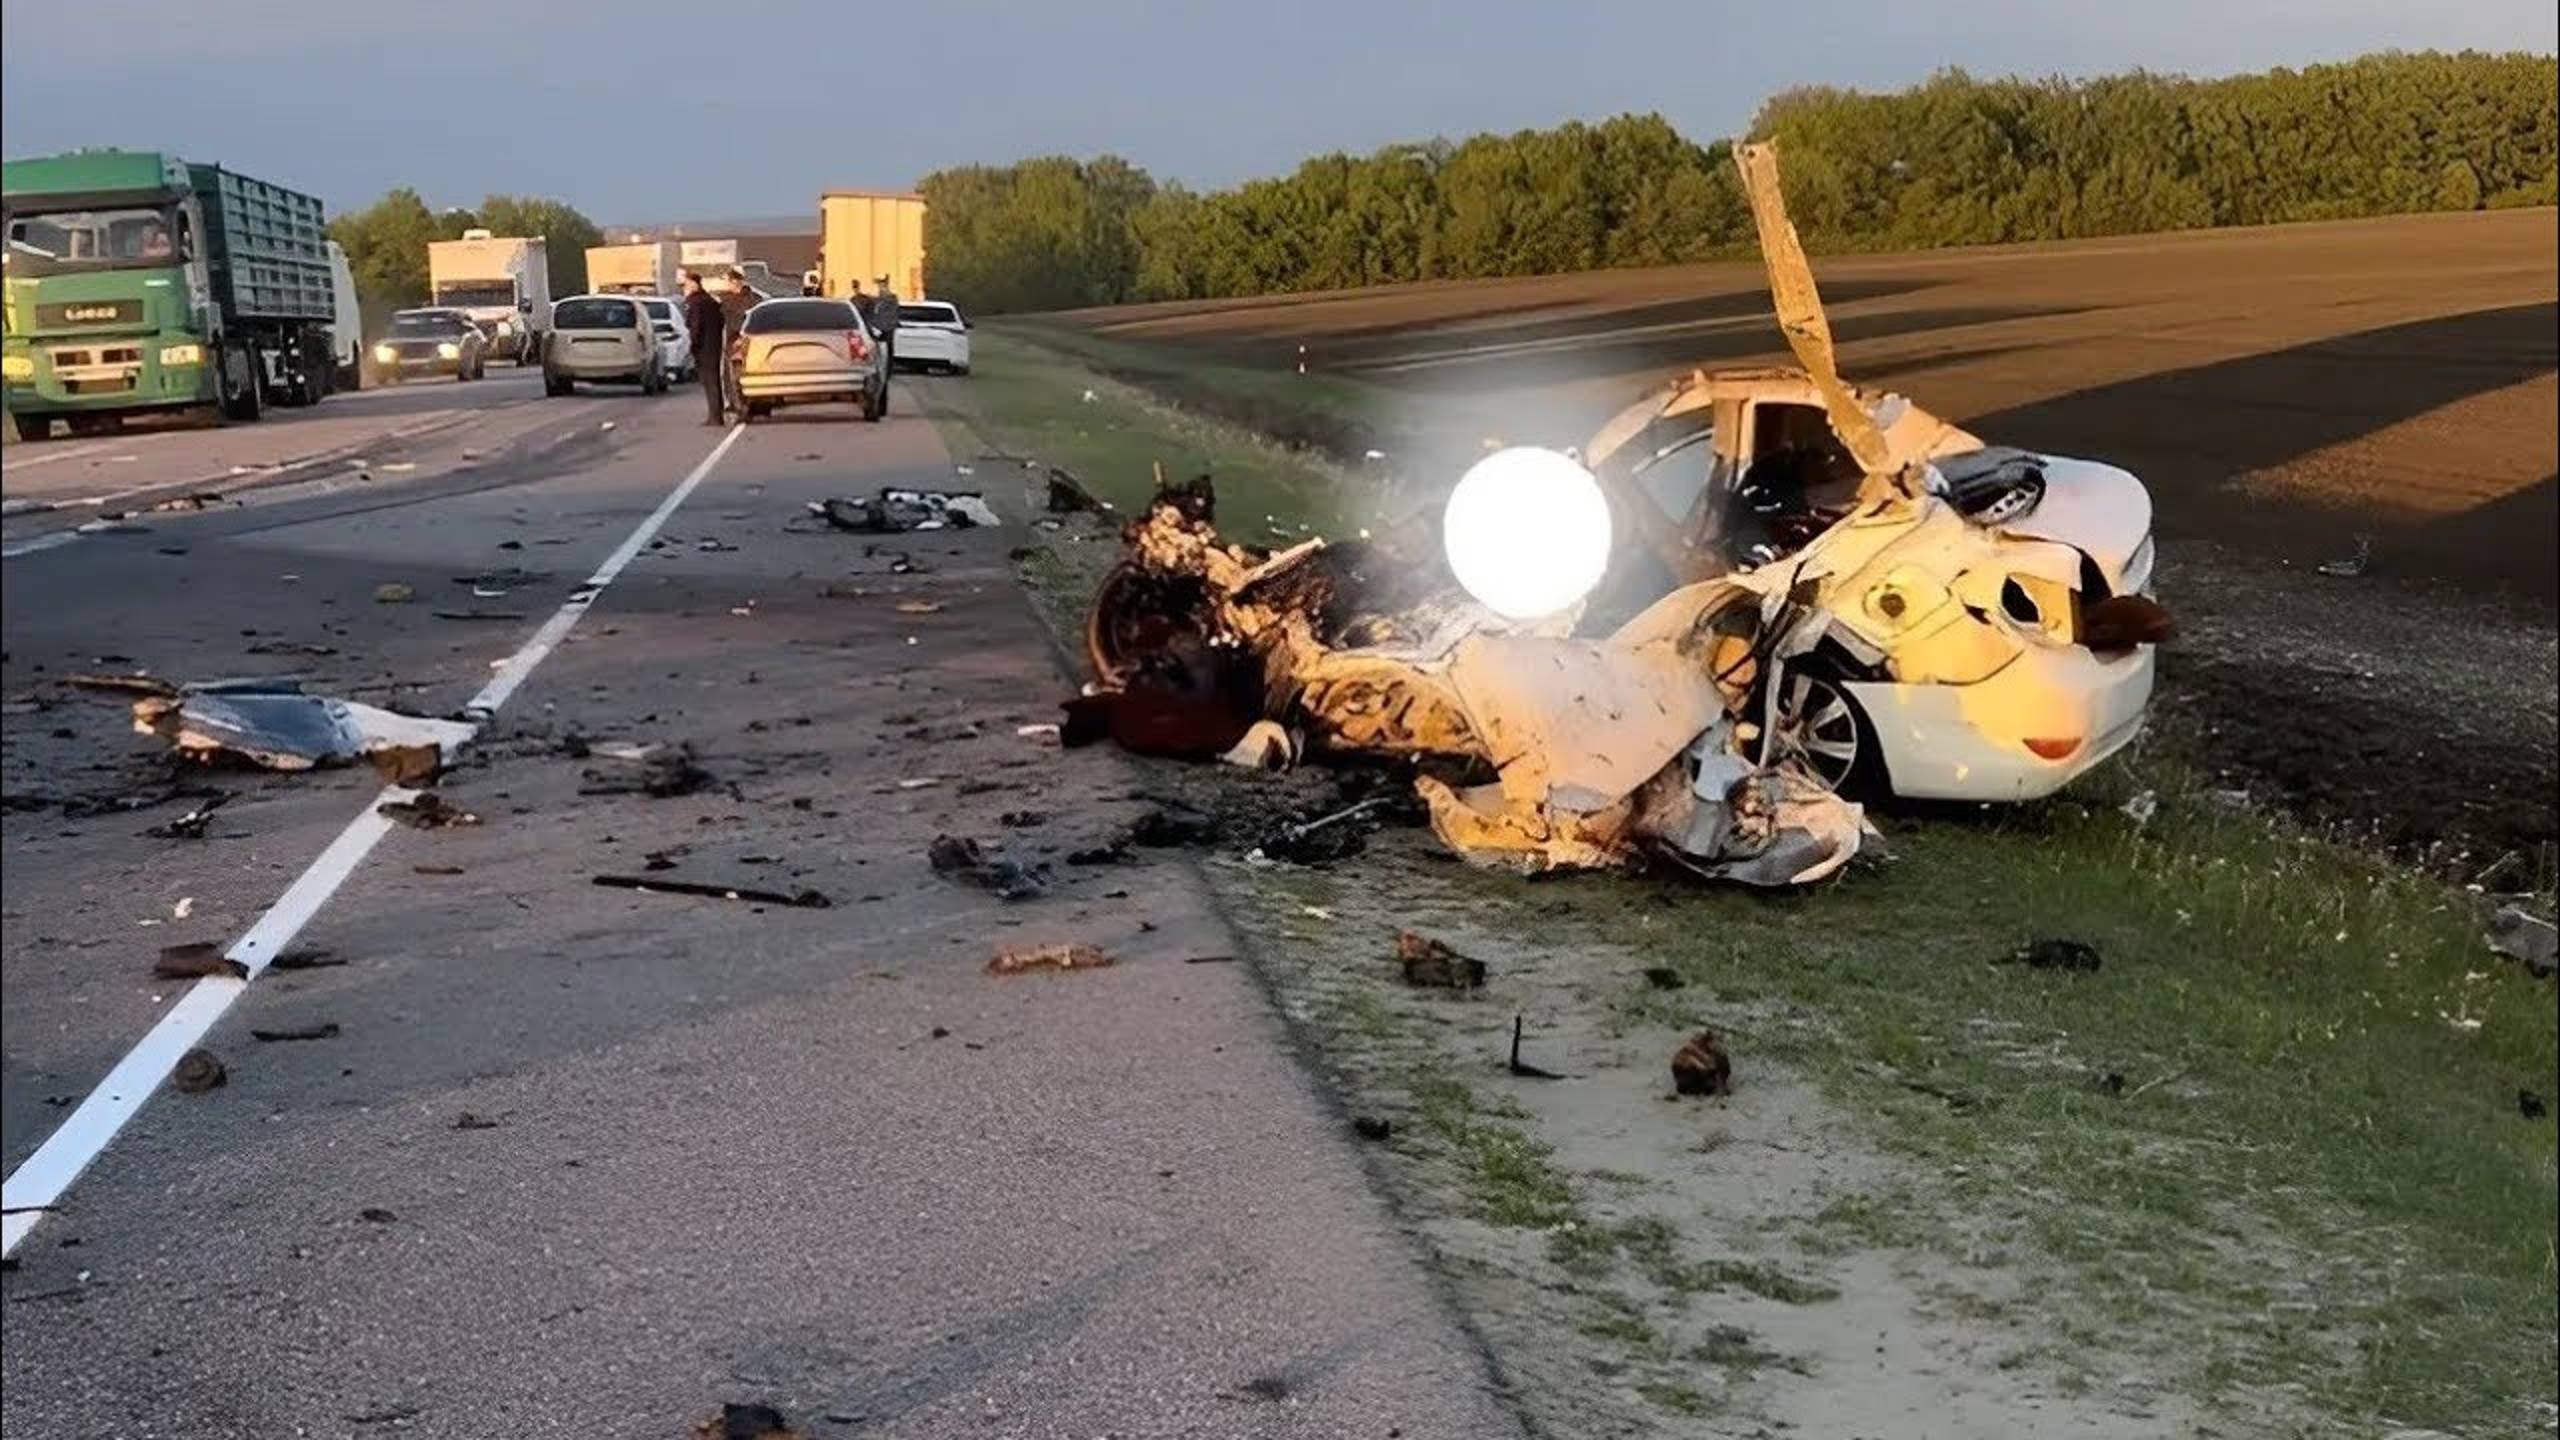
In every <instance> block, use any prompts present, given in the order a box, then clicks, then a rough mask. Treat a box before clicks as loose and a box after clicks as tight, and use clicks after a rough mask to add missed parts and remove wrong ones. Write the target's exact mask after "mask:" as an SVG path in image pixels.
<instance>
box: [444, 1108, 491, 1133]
mask: <svg viewBox="0 0 2560 1440" xmlns="http://www.w3.org/2000/svg"><path fill="white" fill-rule="evenodd" d="M500 1123H501V1122H500V1121H498V1120H497V1119H496V1118H495V1117H492V1116H488V1115H476V1114H474V1113H472V1112H471V1111H468V1110H465V1111H463V1112H462V1113H461V1114H459V1115H456V1116H454V1117H453V1128H454V1129H456V1130H495V1129H497V1128H498V1126H499V1124H500Z"/></svg>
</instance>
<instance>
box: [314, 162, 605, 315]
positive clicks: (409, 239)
mask: <svg viewBox="0 0 2560 1440" xmlns="http://www.w3.org/2000/svg"><path fill="white" fill-rule="evenodd" d="M474 226H481V227H485V228H486V229H488V230H489V231H491V232H492V233H494V234H498V235H540V236H543V237H544V238H545V239H546V240H547V241H548V242H549V244H548V247H547V251H548V254H549V257H550V259H549V269H550V272H551V293H552V294H553V295H555V296H558V295H575V294H577V293H579V292H580V291H582V290H584V289H586V281H587V247H588V246H590V245H601V244H603V243H604V235H603V232H602V231H600V230H598V229H597V228H596V226H595V222H593V221H591V220H589V219H588V218H587V217H586V216H584V215H582V214H580V213H578V211H577V210H576V209H575V208H574V207H572V206H570V205H568V204H565V203H563V202H561V201H558V200H543V199H538V198H535V197H532V196H523V195H492V196H490V197H489V198H488V199H486V200H483V201H481V202H480V208H479V209H478V210H476V211H473V210H460V209H456V210H442V211H437V210H430V209H428V208H427V202H426V201H425V200H423V199H421V198H419V195H418V192H417V191H415V190H413V189H411V188H409V187H408V186H406V185H403V186H400V187H399V188H397V189H395V190H393V191H391V192H390V193H389V194H387V195H385V196H383V197H382V198H381V199H379V200H377V201H375V202H374V203H373V204H371V205H369V206H366V207H365V208H364V209H362V210H358V211H355V212H353V213H351V214H346V215H341V216H339V217H338V218H337V219H335V220H332V221H330V222H329V237H330V238H331V239H333V240H335V241H337V242H338V243H339V244H340V245H341V246H344V247H345V249H346V252H347V268H348V269H349V270H351V271H353V272H354V274H355V277H356V294H357V296H358V297H359V299H360V300H361V302H362V304H363V306H364V312H365V314H367V315H387V314H389V313H390V312H391V311H393V310H396V309H399V308H401V307H402V306H407V305H420V304H424V303H425V302H426V298H427V243H428V242H429V241H432V240H454V239H459V238H460V237H461V235H462V232H463V231H465V230H468V229H471V228H472V227H474Z"/></svg>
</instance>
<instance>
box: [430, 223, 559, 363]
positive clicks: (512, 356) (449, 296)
mask: <svg viewBox="0 0 2560 1440" xmlns="http://www.w3.org/2000/svg"><path fill="white" fill-rule="evenodd" d="M427 294H428V297H429V300H428V303H429V304H433V305H440V306H444V307H446V308H448V309H454V310H460V311H462V312H464V313H465V314H467V315H469V316H470V317H471V323H472V324H474V325H477V326H479V327H480V333H481V334H483V335H486V336H488V337H489V353H490V354H491V355H494V356H501V357H504V358H505V359H508V360H512V361H514V362H515V363H516V364H518V365H530V364H532V363H534V362H535V361H537V360H539V359H541V358H542V337H543V336H544V335H546V334H548V333H549V332H550V330H551V254H550V250H549V249H548V247H546V246H545V245H544V243H543V238H542V237H541V236H539V235H534V236H500V235H492V234H490V233H489V232H488V231H486V230H465V231H463V232H462V238H461V239H459V240H431V241H429V242H427Z"/></svg>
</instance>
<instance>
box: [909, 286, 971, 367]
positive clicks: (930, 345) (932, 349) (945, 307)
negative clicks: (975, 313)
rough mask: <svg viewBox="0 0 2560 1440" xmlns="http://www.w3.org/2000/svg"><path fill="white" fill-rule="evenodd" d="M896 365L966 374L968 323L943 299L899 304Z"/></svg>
mask: <svg viewBox="0 0 2560 1440" xmlns="http://www.w3.org/2000/svg"><path fill="white" fill-rule="evenodd" d="M898 364H899V366H900V367H901V368H903V369H908V370H939V371H947V372H948V373H950V374H953V375H966V374H968V373H969V322H968V321H967V320H966V319H964V318H962V317H961V314H960V307H959V306H957V305H953V304H951V303H949V302H948V301H943V300H907V301H902V302H900V304H899V306H898Z"/></svg>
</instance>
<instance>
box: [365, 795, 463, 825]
mask: <svg viewBox="0 0 2560 1440" xmlns="http://www.w3.org/2000/svg"><path fill="white" fill-rule="evenodd" d="M373 813H375V814H376V815H380V816H382V817H383V818H384V819H386V820H396V821H398V822H399V823H401V824H403V825H406V826H408V827H409V828H410V829H412V830H448V829H451V828H453V827H455V826H457V825H477V824H479V823H480V817H479V816H478V815H475V814H473V813H472V812H471V811H468V810H463V809H459V808H457V807H455V806H452V805H448V804H446V803H445V800H444V797H443V796H441V795H438V794H437V793H436V792H434V791H433V790H429V791H425V792H423V793H422V794H420V795H418V796H417V797H416V798H415V799H410V800H385V801H383V802H382V803H381V804H379V805H376V806H374V807H373Z"/></svg>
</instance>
